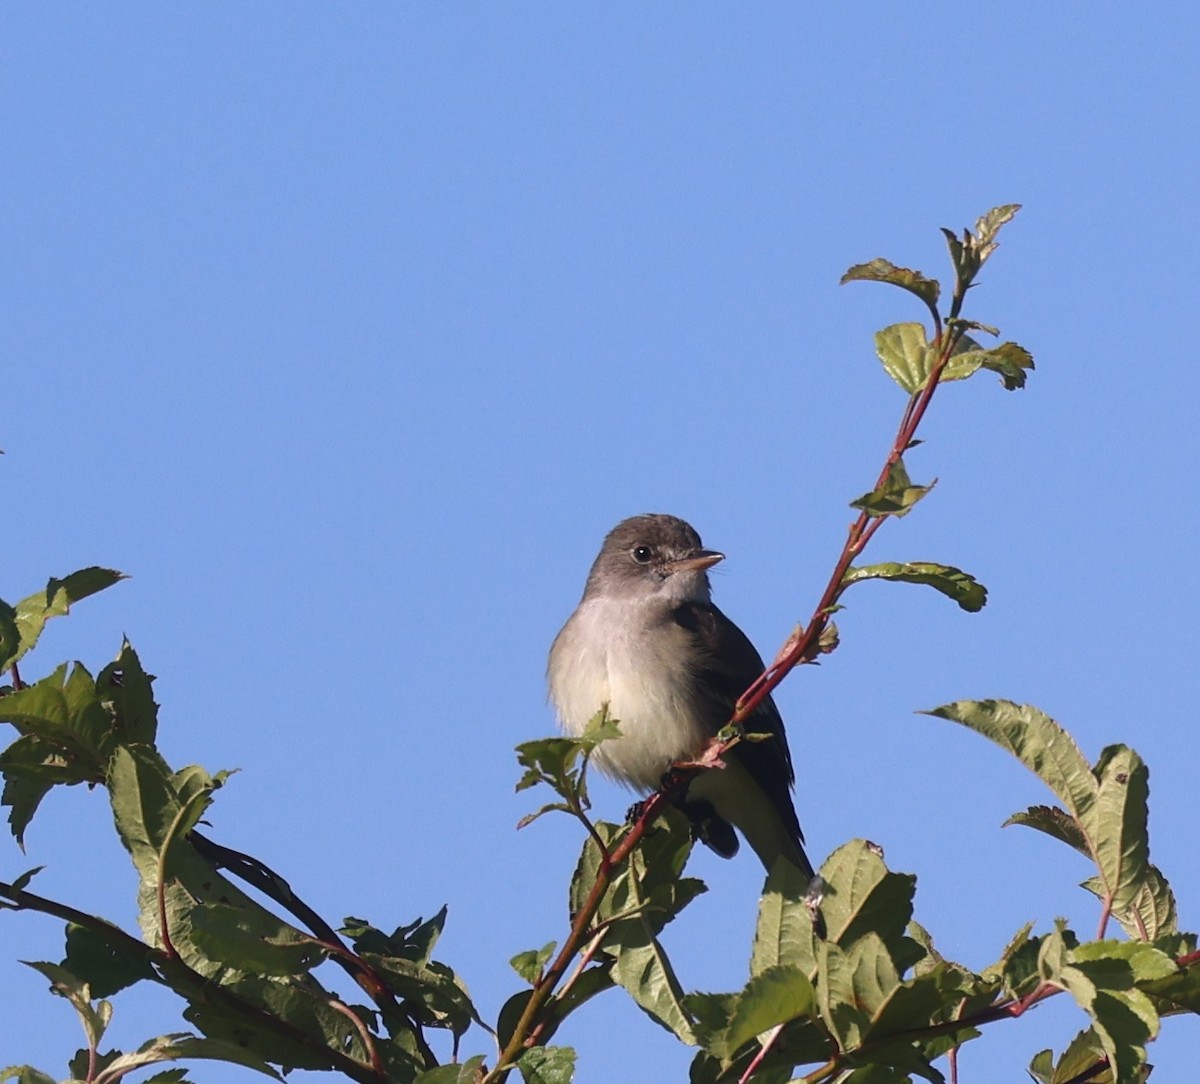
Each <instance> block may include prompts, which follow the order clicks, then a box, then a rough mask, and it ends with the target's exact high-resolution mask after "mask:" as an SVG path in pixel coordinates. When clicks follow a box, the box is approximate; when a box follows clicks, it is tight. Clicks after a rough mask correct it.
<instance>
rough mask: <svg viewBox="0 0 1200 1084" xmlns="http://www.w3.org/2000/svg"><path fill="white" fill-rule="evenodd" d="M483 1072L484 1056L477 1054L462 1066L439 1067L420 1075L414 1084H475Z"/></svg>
mask: <svg viewBox="0 0 1200 1084" xmlns="http://www.w3.org/2000/svg"><path fill="white" fill-rule="evenodd" d="M482 1071H483V1055H481V1054H477V1055H476V1056H475V1057H473V1058H468V1059H467V1060H466V1061H464V1062H462V1063H461V1064H457V1065H439V1066H438V1067H437V1068H436V1069H430V1070H428V1071H427V1072H424V1073H420V1074H418V1076H417V1077H416V1078H415V1079H414V1080H413V1084H475V1081H476V1080H478V1079H479V1075H480V1073H482Z"/></svg>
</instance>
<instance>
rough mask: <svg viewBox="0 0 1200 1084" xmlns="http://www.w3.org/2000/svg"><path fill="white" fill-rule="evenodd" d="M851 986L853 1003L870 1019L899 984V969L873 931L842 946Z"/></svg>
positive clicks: (886, 1001) (887, 1000)
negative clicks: (845, 948) (852, 987)
mask: <svg viewBox="0 0 1200 1084" xmlns="http://www.w3.org/2000/svg"><path fill="white" fill-rule="evenodd" d="M846 959H847V960H848V962H849V964H850V971H851V981H852V983H853V986H854V1003H855V1005H857V1006H858V1007H859V1008H861V1009H863V1010H865V1011H866V1013H867V1014H868V1015H869V1016H870V1018H871V1021H872V1023H874V1020H875V1018H876V1017H877V1016H878V1014H879V1013H880V1011H881V1010H882V1009H883V1007H884V1006H885V1005H886V1004H887V1003H888V1002H889V1001H890V1000H891V998H892V996H893V995H894V994H895V993H896V992H897V990H899V988H900V972H899V969H898V968H897V967H896V961H895V960H893V959H892V954H891V952H890V951H889V949H888V946H887V945H886V944H885V943H884V940H883V938H882V937H880V936H879V934H877V933H875V932H874V931H869V932H867V933H864V934H863V935H862V936H861V937H857V938H855V939H854V940H853V941H852V942H851V943H850V947H849V948H848V949H847V950H846Z"/></svg>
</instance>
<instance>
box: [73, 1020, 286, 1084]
mask: <svg viewBox="0 0 1200 1084" xmlns="http://www.w3.org/2000/svg"><path fill="white" fill-rule="evenodd" d="M184 1059H189V1060H196V1061H221V1062H226V1063H228V1064H231V1065H240V1066H242V1067H244V1068H247V1069H254V1070H256V1071H257V1072H259V1073H262V1074H264V1075H265V1076H269V1077H271V1078H272V1079H273V1080H282V1079H283V1078H282V1077H281V1076H280V1075H279V1074H278V1073H277V1072H275V1070H274V1069H272V1068H271V1067H270V1066H269V1065H268V1064H267V1063H266V1062H264V1061H262V1060H261V1059H260V1058H256V1057H254V1056H253V1055H251V1054H248V1053H247V1051H245V1050H244V1049H242V1047H241V1046H239V1045H238V1044H236V1043H229V1042H224V1041H221V1040H217V1039H203V1038H199V1037H197V1036H195V1035H191V1034H189V1033H187V1032H176V1033H172V1034H170V1035H160V1036H158V1037H157V1038H154V1039H150V1040H149V1041H148V1042H145V1043H143V1044H142V1045H141V1046H140V1047H138V1049H137V1050H136V1051H134V1052H132V1053H129V1054H121V1055H119V1056H118V1057H115V1058H113V1059H112V1060H111V1061H110V1062H109V1063H108V1064H107V1065H106V1066H105V1068H104V1071H103V1072H101V1073H100V1074H99V1075H98V1076H97V1077H96V1084H115V1082H116V1081H118V1080H120V1079H122V1078H123V1077H125V1076H126V1075H127V1074H128V1073H130V1072H132V1071H133V1070H134V1069H141V1068H144V1067H146V1066H147V1065H158V1064H161V1063H162V1062H166V1061H182V1060H184ZM185 1073H186V1070H184V1069H167V1070H164V1071H162V1072H159V1073H156V1074H155V1075H154V1076H152V1077H150V1078H148V1079H147V1080H146V1081H145V1084H150V1082H151V1081H153V1080H158V1081H162V1082H164V1084H167V1082H172V1081H180V1080H183V1079H184V1074H185Z"/></svg>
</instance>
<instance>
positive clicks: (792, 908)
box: [750, 862, 817, 978]
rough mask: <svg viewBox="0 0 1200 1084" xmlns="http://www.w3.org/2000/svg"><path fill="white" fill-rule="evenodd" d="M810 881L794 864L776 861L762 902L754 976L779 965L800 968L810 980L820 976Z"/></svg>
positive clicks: (754, 955) (754, 952) (759, 905)
mask: <svg viewBox="0 0 1200 1084" xmlns="http://www.w3.org/2000/svg"><path fill="white" fill-rule="evenodd" d="M808 884H809V882H808V878H807V877H805V876H804V875H803V874H802V873H801V872H800V871H799V870H798V869H797V868H796V867H795V866H794V865H792V864H791V863H790V862H776V863H775V866H774V868H773V869H772V870H771V872H770V875H769V876H768V877H767V882H766V885H765V886H764V887H763V894H762V898H761V899H760V900H759V903H758V924H757V926H756V927H755V930H754V950H753V953H752V955H751V957H750V973H751V975H761V974H763V973H764V972H766V971H768V970H770V969H772V968H775V967H779V966H791V967H798V968H799V969H800V970H801V971H803V972H804V973H805V974H806V975H807V976H809V978H813V977H814V976H815V975H816V973H817V957H816V948H815V944H814V940H813V920H812V912H811V911H810V909H809V904H808V903H807V902H806V899H805V894H806V892H807V891H808Z"/></svg>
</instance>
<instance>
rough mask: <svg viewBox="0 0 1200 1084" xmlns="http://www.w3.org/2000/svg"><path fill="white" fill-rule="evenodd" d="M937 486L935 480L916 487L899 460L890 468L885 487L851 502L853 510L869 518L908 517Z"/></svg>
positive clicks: (880, 487) (884, 483)
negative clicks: (915, 505) (914, 506)
mask: <svg viewBox="0 0 1200 1084" xmlns="http://www.w3.org/2000/svg"><path fill="white" fill-rule="evenodd" d="M935 485H937V479H936V478H935V479H934V480H933V481H932V482H930V483H929V485H927V486H915V485H913V484H912V482H911V481H910V479H909V477H908V471H907V470H906V469H905V467H904V461H903V460H902V459H897V460H896V462H895V463H893V464H892V465H891V467H889V468H888V473H887V477H886V478H885V479H884V482H883V485H881V486H879V487H878V488H877V489H873V490H871V492H870V493H864V494H863V495H862V496H861V497H859V498H858V500H856V501H851V502H850V507H851V508H859V509H861V510H862V511H864V512H866V513H867V515H869V516H906V515H908V513H909V512H910V511H911V510H912V506H913V505H914V504H916V503H917V501H919V500H920V499H921V498H922V497H924V496H925V494H926V493H928V492H929V491H930V490H931V489H933V487H934V486H935Z"/></svg>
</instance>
